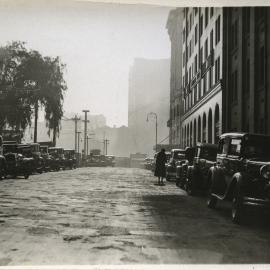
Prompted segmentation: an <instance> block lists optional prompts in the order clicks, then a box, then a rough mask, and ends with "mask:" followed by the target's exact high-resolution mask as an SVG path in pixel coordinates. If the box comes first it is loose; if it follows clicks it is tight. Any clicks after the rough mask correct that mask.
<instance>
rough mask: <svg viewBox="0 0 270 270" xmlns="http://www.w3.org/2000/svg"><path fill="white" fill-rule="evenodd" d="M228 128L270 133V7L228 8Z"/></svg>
mask: <svg viewBox="0 0 270 270" xmlns="http://www.w3.org/2000/svg"><path fill="white" fill-rule="evenodd" d="M223 11H224V63H223V65H224V80H223V86H224V91H223V104H224V105H223V108H224V110H223V111H224V112H223V115H224V123H223V124H224V130H227V131H247V132H252V133H263V134H270V112H269V105H270V95H269V93H270V92H269V91H270V78H269V77H268V76H267V74H269V70H270V57H269V55H270V46H269V44H270V8H269V7H242V8H239V7H238V8H224V9H223Z"/></svg>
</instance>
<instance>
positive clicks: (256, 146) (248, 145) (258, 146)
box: [243, 137, 270, 158]
mask: <svg viewBox="0 0 270 270" xmlns="http://www.w3.org/2000/svg"><path fill="white" fill-rule="evenodd" d="M243 155H244V156H245V157H247V158H255V157H267V158H270V137H269V138H268V137H254V138H252V137H251V138H248V139H247V140H246V141H245V143H244V147H243Z"/></svg>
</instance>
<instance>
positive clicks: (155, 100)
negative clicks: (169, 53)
mask: <svg viewBox="0 0 270 270" xmlns="http://www.w3.org/2000/svg"><path fill="white" fill-rule="evenodd" d="M169 78H170V61H169V59H156V60H154V59H142V58H136V59H135V60H134V64H133V66H132V67H131V69H130V73H129V101H128V128H129V129H130V132H131V144H132V146H133V151H132V152H133V153H136V152H140V153H146V154H149V155H152V154H153V146H154V145H155V119H154V118H151V117H150V116H149V121H148V122H147V121H146V120H147V114H148V113H150V112H154V113H156V114H157V123H158V136H157V142H158V143H160V142H162V143H168V137H169V132H168V128H167V121H168V118H169V110H168V105H167V104H168V103H169V91H168V90H169V87H170V82H169Z"/></svg>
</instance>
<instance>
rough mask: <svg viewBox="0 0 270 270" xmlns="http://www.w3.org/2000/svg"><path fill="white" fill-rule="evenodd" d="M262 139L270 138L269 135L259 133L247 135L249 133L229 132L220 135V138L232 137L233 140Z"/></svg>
mask: <svg viewBox="0 0 270 270" xmlns="http://www.w3.org/2000/svg"><path fill="white" fill-rule="evenodd" d="M247 136H250V137H261V138H270V136H269V135H265V134H258V133H247V132H228V133H224V134H222V135H220V138H221V139H223V138H226V137H232V138H243V137H247Z"/></svg>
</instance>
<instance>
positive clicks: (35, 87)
mask: <svg viewBox="0 0 270 270" xmlns="http://www.w3.org/2000/svg"><path fill="white" fill-rule="evenodd" d="M24 45H25V44H24V43H21V42H13V43H12V44H10V45H8V46H6V47H3V48H0V66H1V63H3V64H2V73H1V74H3V76H2V77H0V90H1V88H2V89H6V90H7V97H6V98H5V100H4V101H3V100H2V102H4V103H6V106H4V107H3V108H1V109H0V129H1V128H3V126H4V125H5V124H8V125H9V126H11V127H12V128H14V129H20V128H22V129H25V128H26V127H27V125H31V117H32V116H33V114H34V117H35V122H36V121H37V117H38V108H39V107H43V108H44V110H45V120H46V125H47V127H48V134H49V135H50V133H51V131H53V142H54V144H55V142H56V136H57V135H59V130H60V122H61V118H62V116H63V100H64V92H65V90H66V89H67V86H66V82H65V80H64V69H65V65H63V64H62V63H61V61H60V59H59V57H56V58H52V57H43V56H42V55H41V54H40V53H39V52H38V51H34V50H26V48H25V46H24ZM1 74H0V76H1ZM29 82H30V83H29ZM31 82H34V84H33V83H31ZM19 90H24V92H22V91H21V92H20V91H19ZM27 90H32V91H31V92H30V93H28V94H27ZM18 93H19V94H18ZM22 93H26V94H22ZM0 105H1V104H0ZM10 105H13V108H12V110H10ZM16 105H20V106H18V107H17V106H16ZM14 106H16V109H15V110H14ZM8 108H9V109H8ZM31 108H34V111H33V110H31ZM18 110H20V113H19V114H18Z"/></svg>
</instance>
